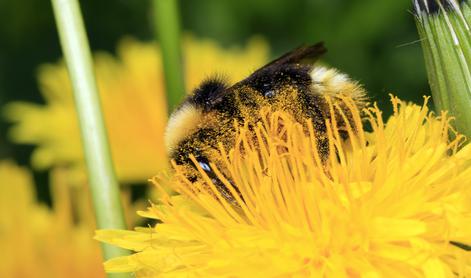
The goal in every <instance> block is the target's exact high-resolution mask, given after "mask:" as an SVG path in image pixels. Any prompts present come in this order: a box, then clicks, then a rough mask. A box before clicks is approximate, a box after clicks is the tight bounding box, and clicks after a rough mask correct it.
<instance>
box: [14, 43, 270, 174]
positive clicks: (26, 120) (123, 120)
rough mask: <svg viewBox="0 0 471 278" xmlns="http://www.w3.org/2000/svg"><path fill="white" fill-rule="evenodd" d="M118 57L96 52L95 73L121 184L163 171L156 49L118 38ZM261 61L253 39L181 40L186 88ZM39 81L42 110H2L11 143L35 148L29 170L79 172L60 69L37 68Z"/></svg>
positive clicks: (25, 106) (238, 74)
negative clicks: (240, 43)
mask: <svg viewBox="0 0 471 278" xmlns="http://www.w3.org/2000/svg"><path fill="white" fill-rule="evenodd" d="M117 52H118V57H117V58H115V57H112V56H111V55H109V54H106V53H98V54H96V56H95V71H96V75H97V82H98V87H99V90H100V97H101V101H102V105H103V112H104V117H105V123H106V126H107V130H108V135H109V140H110V145H111V152H112V156H113V161H114V163H115V167H116V172H117V175H118V178H119V180H120V181H121V182H139V181H143V180H146V179H147V178H148V177H151V176H153V175H155V173H157V172H158V171H159V170H162V169H164V168H165V167H166V166H167V160H166V159H165V157H166V151H165V148H164V143H163V134H164V129H165V125H166V121H167V110H166V109H167V108H166V98H165V88H164V86H163V84H164V76H163V69H162V66H161V57H160V54H159V52H158V49H157V46H156V45H155V44H153V43H141V42H137V41H135V40H133V39H125V40H123V41H122V42H121V43H120V44H119V47H118V51H117ZM267 56H268V47H267V44H266V43H265V42H264V41H262V40H260V39H253V40H251V41H250V42H249V43H248V45H247V47H246V48H243V49H237V48H232V49H227V50H223V49H221V48H220V47H219V46H218V45H217V44H215V43H214V42H212V41H209V40H195V39H194V38H192V37H190V36H188V37H187V38H186V39H185V40H184V58H185V61H186V62H185V74H186V78H187V79H188V82H187V83H188V84H187V85H188V88H193V87H194V86H196V84H197V82H199V81H200V80H201V79H204V78H205V77H208V76H210V75H211V74H213V73H215V72H223V73H230V75H228V78H229V79H230V80H238V79H241V78H242V77H244V76H245V75H247V74H248V73H250V70H253V69H255V68H257V67H258V66H259V65H261V64H263V63H264V62H266V59H267ZM215 65H218V67H216V66H215ZM38 78H39V84H40V87H41V92H42V94H43V96H44V99H45V102H46V105H37V104H32V103H21V102H16V103H12V104H10V105H8V106H7V109H6V112H7V117H8V118H9V119H10V120H11V121H13V122H16V125H15V126H14V127H13V128H12V129H11V132H10V135H11V138H12V140H13V141H14V142H17V143H24V144H34V145H37V148H36V149H35V151H34V153H33V155H32V165H33V166H34V167H35V168H38V169H45V168H50V167H52V166H54V165H67V166H69V167H72V168H74V169H78V170H79V171H75V172H78V173H81V169H83V163H84V162H83V161H84V160H83V152H82V147H81V142H80V133H79V128H78V121H77V118H76V113H75V106H74V100H73V95H72V88H71V84H70V81H69V78H68V74H67V69H66V67H65V64H64V63H63V62H59V63H57V64H48V65H43V66H41V67H40V69H39V77H38ZM188 91H189V90H188ZM156 157H157V158H159V159H155V158H156ZM78 177H81V176H80V175H78Z"/></svg>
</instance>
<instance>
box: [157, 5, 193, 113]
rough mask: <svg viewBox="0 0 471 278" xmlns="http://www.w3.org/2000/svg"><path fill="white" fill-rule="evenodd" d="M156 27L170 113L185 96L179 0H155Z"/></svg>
mask: <svg viewBox="0 0 471 278" xmlns="http://www.w3.org/2000/svg"><path fill="white" fill-rule="evenodd" d="M153 8H154V28H155V31H156V32H157V35H158V39H159V43H160V47H161V50H162V60H163V66H164V73H165V86H166V88H167V104H168V111H169V113H170V112H172V110H173V109H174V108H175V107H176V106H177V105H178V104H179V103H180V101H181V100H182V99H183V97H184V96H185V83H184V78H183V73H184V71H183V64H182V54H181V40H180V19H179V13H178V2H177V0H153Z"/></svg>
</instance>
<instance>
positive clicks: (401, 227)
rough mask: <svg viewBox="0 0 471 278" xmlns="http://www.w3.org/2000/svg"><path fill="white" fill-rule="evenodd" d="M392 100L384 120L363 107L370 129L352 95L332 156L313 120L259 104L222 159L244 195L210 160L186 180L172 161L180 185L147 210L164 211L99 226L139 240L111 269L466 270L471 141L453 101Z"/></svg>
mask: <svg viewBox="0 0 471 278" xmlns="http://www.w3.org/2000/svg"><path fill="white" fill-rule="evenodd" d="M346 101H347V103H350V102H348V100H346ZM393 105H394V115H393V116H392V117H391V118H390V119H389V120H388V121H387V123H384V122H383V120H382V118H381V111H379V110H378V109H377V108H375V107H371V108H369V109H368V110H366V111H365V113H366V118H367V121H368V122H369V124H370V125H371V128H372V131H371V132H364V131H363V126H362V120H361V118H360V114H359V112H358V111H356V110H355V108H354V106H353V105H351V104H349V105H348V106H349V107H350V109H352V111H353V112H352V115H353V121H352V125H348V127H347V129H348V132H349V134H350V136H349V139H347V140H345V141H344V140H343V139H342V136H341V135H340V133H339V131H338V129H337V125H336V123H337V120H336V119H331V120H329V121H328V137H329V138H328V139H329V145H330V147H329V155H328V157H327V158H322V157H320V154H319V152H318V151H317V150H318V148H317V147H316V131H315V130H314V129H313V128H312V125H309V124H307V125H302V124H300V123H297V122H295V121H293V120H292V119H291V118H290V116H289V115H287V114H285V113H283V112H266V111H265V112H263V115H262V119H263V120H262V122H261V123H260V124H258V126H257V127H255V128H253V129H248V128H241V129H240V130H239V133H238V136H237V138H236V141H235V142H236V144H235V147H234V148H233V149H232V150H224V149H222V148H221V157H222V158H223V159H224V161H225V162H224V168H225V169H224V173H229V174H222V171H219V170H217V169H216V168H214V169H216V170H215V172H216V174H217V176H218V178H219V179H220V181H222V182H223V183H224V184H225V185H226V187H227V188H228V190H230V191H231V192H232V193H233V195H234V198H235V199H236V202H237V204H236V205H233V203H231V202H229V201H227V200H226V199H225V198H224V197H223V196H222V195H221V193H220V192H219V191H218V189H216V186H215V185H214V184H213V183H212V181H211V179H210V178H208V177H207V176H205V173H204V171H202V169H199V170H200V173H201V175H202V179H203V182H195V183H190V182H189V181H188V180H186V179H185V177H184V176H183V175H182V174H181V171H180V170H179V168H178V166H175V167H176V168H175V169H176V178H175V181H174V182H173V183H172V186H173V188H174V189H175V190H176V191H177V192H179V193H180V194H179V195H168V194H165V193H164V192H162V195H161V198H160V199H159V200H158V202H157V203H156V204H154V205H152V206H151V207H150V208H148V210H147V211H145V212H140V214H141V215H142V216H144V217H147V218H152V219H159V220H160V221H161V223H159V224H157V225H155V226H154V227H148V228H136V229H135V231H122V230H102V231H98V232H97V238H98V239H99V240H101V241H104V242H108V243H111V244H114V245H117V246H121V247H122V248H126V249H130V250H133V251H135V253H134V254H132V255H130V256H125V257H120V258H115V259H112V260H110V261H108V262H106V263H105V267H106V270H107V271H108V272H134V273H135V274H136V277H469V276H470V275H471V253H470V252H469V245H470V244H471V202H470V200H471V199H470V197H471V192H470V191H471V187H470V181H471V145H467V146H464V147H462V148H459V147H460V145H462V143H463V137H462V136H460V135H458V134H454V137H453V138H454V139H453V140H449V139H448V138H449V137H448V135H449V133H450V132H451V133H453V129H452V128H451V127H450V120H449V119H448V118H447V117H446V114H445V113H442V114H441V115H440V116H439V117H436V116H434V115H433V113H430V112H429V111H428V110H427V106H426V105H424V106H422V107H419V106H417V105H409V104H404V103H402V102H401V101H399V100H398V99H396V98H393ZM331 109H337V108H336V106H335V105H332V106H331ZM353 124H354V125H353ZM303 126H308V128H305V127H303ZM195 165H196V167H198V165H197V164H195ZM212 166H214V165H212ZM154 181H155V182H156V183H157V187H159V180H158V179H154ZM235 188H237V191H236V190H235Z"/></svg>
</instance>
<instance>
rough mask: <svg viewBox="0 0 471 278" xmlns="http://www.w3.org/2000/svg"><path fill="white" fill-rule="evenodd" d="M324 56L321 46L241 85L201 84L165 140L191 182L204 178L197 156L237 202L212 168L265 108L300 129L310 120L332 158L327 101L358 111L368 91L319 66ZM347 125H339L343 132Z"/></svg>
mask: <svg viewBox="0 0 471 278" xmlns="http://www.w3.org/2000/svg"><path fill="white" fill-rule="evenodd" d="M325 52H326V49H325V48H324V46H323V44H322V43H318V44H315V45H311V46H306V47H300V48H297V49H294V50H293V51H291V52H289V53H286V54H285V55H283V56H281V57H279V58H278V59H276V60H274V61H272V62H270V63H268V64H267V65H265V66H263V67H262V68H260V69H258V70H256V71H255V72H254V73H252V74H251V75H250V76H249V77H247V78H246V79H244V80H242V81H240V82H238V83H236V84H233V85H229V84H226V83H225V82H224V81H222V80H220V79H217V78H216V79H209V80H206V81H204V82H202V83H201V85H200V86H199V87H198V88H196V89H195V90H194V91H193V92H192V94H190V95H189V96H188V97H187V98H186V99H185V100H184V101H183V103H182V104H181V105H180V106H179V107H178V108H177V109H176V110H175V111H174V112H173V114H172V115H171V117H170V120H169V122H168V126H167V130H166V135H165V142H166V146H167V150H168V153H169V155H170V158H171V159H172V160H174V161H175V163H176V164H177V165H179V166H178V167H182V168H183V169H184V171H183V172H184V173H185V175H186V178H188V179H189V180H190V181H191V182H195V181H197V180H198V177H199V173H198V170H197V167H196V165H195V163H194V161H192V160H191V159H190V155H193V156H194V157H195V159H196V162H197V163H198V164H199V166H200V167H201V169H203V170H204V171H205V172H206V174H207V175H208V177H209V178H210V179H211V180H212V181H213V183H214V184H215V185H217V186H218V187H219V190H220V191H221V193H222V194H223V195H224V196H225V197H226V198H228V199H232V198H231V196H230V193H229V192H228V191H227V190H226V189H225V187H224V185H222V183H221V182H218V179H217V177H216V175H215V173H214V171H213V169H212V167H211V165H210V162H211V163H212V164H213V165H216V166H218V165H220V162H221V161H220V160H221V158H220V152H219V150H218V149H219V148H218V145H219V144H222V145H223V146H224V148H225V149H226V150H229V149H231V148H232V147H233V146H234V144H235V137H236V131H237V124H239V125H243V124H249V125H250V124H252V125H253V124H256V123H257V122H258V121H259V120H260V110H261V109H262V108H264V107H269V108H270V109H271V110H273V111H277V110H282V111H285V112H288V113H289V114H290V115H291V116H292V117H293V118H294V119H295V120H296V121H298V122H300V123H305V122H306V120H307V119H310V120H311V122H312V125H313V127H314V129H315V130H316V134H317V137H318V138H317V141H318V148H319V152H320V153H321V154H324V155H326V156H327V154H328V153H327V152H328V146H327V144H328V142H327V136H326V130H327V128H326V120H328V119H329V118H331V117H332V115H330V114H331V112H330V109H329V105H328V103H327V101H326V97H329V99H331V100H332V101H333V102H337V105H339V106H340V107H342V101H341V100H342V99H344V98H345V97H348V98H349V99H351V100H353V101H354V103H356V104H357V106H359V108H361V107H363V106H364V105H365V99H366V98H365V91H364V90H363V88H362V87H361V86H360V85H359V84H358V83H357V82H355V81H352V80H350V79H349V78H348V77H347V75H345V74H342V73H339V72H338V71H336V70H335V69H328V68H325V67H321V66H315V65H314V63H315V61H316V60H317V59H318V58H319V57H320V56H321V55H323V54H324V53H325ZM234 123H237V124H236V125H235V124H234ZM345 124H346V123H345V122H343V123H342V122H341V121H340V126H339V130H342V125H345ZM345 136H346V133H345ZM218 169H220V167H218Z"/></svg>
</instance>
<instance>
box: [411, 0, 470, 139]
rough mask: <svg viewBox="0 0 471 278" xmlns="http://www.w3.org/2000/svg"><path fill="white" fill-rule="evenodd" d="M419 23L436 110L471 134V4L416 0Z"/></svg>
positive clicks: (451, 0)
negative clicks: (446, 114) (445, 111)
mask: <svg viewBox="0 0 471 278" xmlns="http://www.w3.org/2000/svg"><path fill="white" fill-rule="evenodd" d="M414 8H415V13H416V23H417V28H418V30H419V35H420V37H421V39H422V47H423V49H424V56H425V64H426V67H427V72H428V78H429V83H430V87H431V90H432V96H433V100H434V103H435V106H436V109H437V110H448V111H449V113H450V114H451V115H452V116H454V117H455V126H456V128H457V129H458V131H459V132H461V133H463V134H465V135H466V136H467V137H468V138H471V31H470V23H471V6H470V4H469V1H467V0H460V1H457V0H414Z"/></svg>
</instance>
